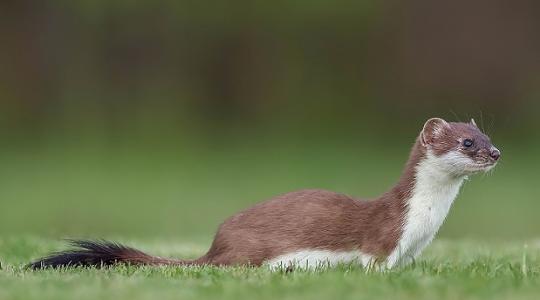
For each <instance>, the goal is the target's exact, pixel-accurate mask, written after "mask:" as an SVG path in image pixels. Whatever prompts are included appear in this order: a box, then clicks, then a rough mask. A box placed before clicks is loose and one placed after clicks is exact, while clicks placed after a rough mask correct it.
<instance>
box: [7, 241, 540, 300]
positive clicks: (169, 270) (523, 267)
mask: <svg viewBox="0 0 540 300" xmlns="http://www.w3.org/2000/svg"><path fill="white" fill-rule="evenodd" d="M125 242H127V243H128V244H130V245H132V246H137V247H139V248H141V249H143V250H146V251H147V252H151V253H153V254H159V255H166V256H177V257H195V256H197V255H200V254H202V253H203V252H204V251H205V248H206V247H207V244H206V243H194V242H191V241H179V240H172V241H171V240H167V239H152V240H144V239H143V240H135V241H133V240H131V241H125ZM62 248H63V246H62V243H61V242H59V241H54V240H48V239H42V238H35V237H18V238H3V239H0V258H1V259H2V264H3V269H2V270H1V271H0V299H6V300H7V299H231V300H232V299H310V300H311V299H538V295H540V242H539V241H529V243H528V246H525V244H524V243H517V242H516V243H478V242H472V241H451V240H444V241H436V242H435V243H434V244H433V245H431V246H430V247H429V248H428V250H427V251H426V253H425V254H424V255H422V257H421V258H420V259H419V260H418V261H417V262H416V263H415V264H414V265H412V266H409V267H405V268H402V269H397V270H392V271H385V272H367V271H366V270H364V269H362V268H360V267H354V266H342V267H338V268H336V269H330V270H319V271H315V272H306V271H295V272H293V273H288V274H286V273H280V272H270V271H268V270H267V269H265V268H245V267H234V268H216V267H135V266H118V267H113V268H107V269H101V270H100V269H84V268H71V269H61V270H45V271H29V270H24V269H23V268H22V266H23V265H24V263H26V262H28V261H29V260H30V259H32V258H36V257H37V256H40V255H43V254H44V253H46V252H48V251H51V250H60V249H62Z"/></svg>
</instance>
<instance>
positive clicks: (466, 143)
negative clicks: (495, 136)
mask: <svg viewBox="0 0 540 300" xmlns="http://www.w3.org/2000/svg"><path fill="white" fill-rule="evenodd" d="M473 144H474V142H473V141H472V140H471V139H465V140H464V141H463V146H464V147H466V148H469V147H471V146H472V145H473Z"/></svg>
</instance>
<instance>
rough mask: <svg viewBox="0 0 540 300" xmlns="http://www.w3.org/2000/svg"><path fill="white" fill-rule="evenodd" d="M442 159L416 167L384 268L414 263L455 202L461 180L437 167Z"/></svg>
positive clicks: (432, 160) (424, 162)
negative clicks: (398, 231)
mask: <svg viewBox="0 0 540 300" xmlns="http://www.w3.org/2000/svg"><path fill="white" fill-rule="evenodd" d="M444 159H445V157H444V156H443V157H435V156H434V155H432V154H430V153H428V154H427V157H426V158H425V159H424V160H423V161H422V162H421V163H419V165H418V166H417V167H416V183H415V186H414V189H413V191H412V193H411V198H410V199H409V201H408V203H407V211H406V213H405V224H404V227H403V234H402V236H401V238H400V240H399V241H398V244H397V247H396V249H394V251H393V252H392V253H391V254H390V255H389V256H388V258H387V261H386V263H387V267H389V268H391V267H394V266H396V265H404V264H407V263H409V262H411V261H412V260H413V259H415V258H416V257H417V256H418V255H419V254H420V253H421V252H422V250H423V249H424V248H425V247H426V246H427V245H428V244H429V243H430V242H431V241H432V240H433V238H434V237H435V234H436V233H437V231H438V230H439V228H440V226H441V225H442V223H443V222H444V219H445V218H446V215H447V214H448V211H449V210H450V206H451V205H452V202H453V201H454V199H455V198H456V196H457V194H458V192H459V188H460V187H461V185H462V183H463V180H464V179H465V177H464V176H460V177H456V176H453V175H449V174H448V172H447V171H446V170H444V169H443V168H442V167H441V160H444Z"/></svg>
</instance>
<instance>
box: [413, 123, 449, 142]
mask: <svg viewBox="0 0 540 300" xmlns="http://www.w3.org/2000/svg"><path fill="white" fill-rule="evenodd" d="M449 127H450V124H448V122H446V121H445V120H443V119H441V118H431V119H429V120H427V122H426V124H424V129H422V133H421V134H420V141H421V142H422V145H424V146H426V145H429V144H432V143H433V141H434V140H435V138H436V137H437V136H439V135H440V134H442V133H443V132H444V130H445V129H446V128H449Z"/></svg>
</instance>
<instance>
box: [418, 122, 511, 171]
mask: <svg viewBox="0 0 540 300" xmlns="http://www.w3.org/2000/svg"><path fill="white" fill-rule="evenodd" d="M420 143H421V146H422V147H425V149H426V153H427V156H429V157H432V158H433V159H435V160H436V161H437V165H438V166H439V167H441V168H443V169H444V170H445V171H448V172H449V173H451V174H453V175H457V176H466V175H470V174H474V173H477V172H481V171H484V172H487V171H489V170H490V169H492V168H493V167H494V166H495V165H496V164H497V161H498V160H499V158H500V156H501V152H500V151H499V149H497V148H495V146H493V144H492V143H491V140H490V138H489V137H488V136H487V135H485V134H484V133H482V132H481V131H480V129H478V126H476V123H475V122H474V120H472V119H471V121H470V122H469V123H454V122H446V121H445V120H443V119H440V118H432V119H429V120H428V121H427V122H426V124H425V125H424V128H423V129H422V132H421V133H420Z"/></svg>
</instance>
